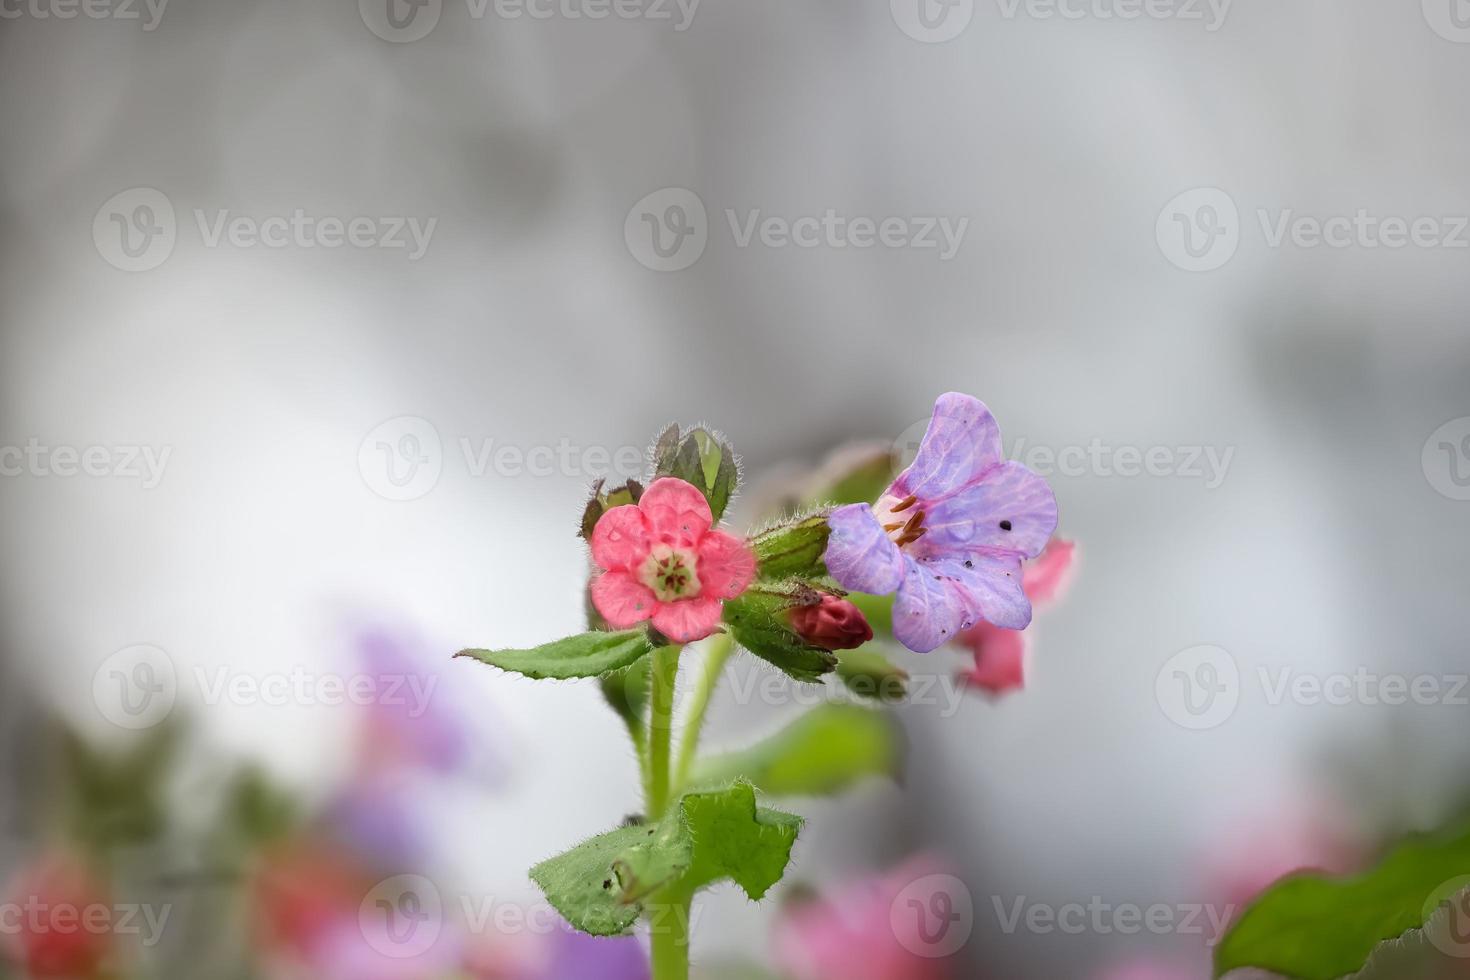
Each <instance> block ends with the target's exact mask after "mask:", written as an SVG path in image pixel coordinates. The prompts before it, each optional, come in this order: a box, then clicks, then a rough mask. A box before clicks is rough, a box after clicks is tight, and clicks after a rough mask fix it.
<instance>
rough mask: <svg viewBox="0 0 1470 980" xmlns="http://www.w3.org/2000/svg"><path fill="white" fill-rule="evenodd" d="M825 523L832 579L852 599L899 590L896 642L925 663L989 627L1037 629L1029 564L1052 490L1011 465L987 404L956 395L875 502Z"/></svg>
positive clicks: (1042, 541)
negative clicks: (1028, 589)
mask: <svg viewBox="0 0 1470 980" xmlns="http://www.w3.org/2000/svg"><path fill="white" fill-rule="evenodd" d="M828 523H829V525H830V526H831V529H832V536H831V539H830V540H829V542H828V545H827V555H826V557H827V567H828V569H829V570H830V571H831V572H832V576H833V578H835V579H837V581H838V582H839V583H841V585H842V586H843V588H846V589H851V590H853V591H855V592H867V593H870V594H872V595H888V594H889V593H891V592H894V591H897V592H898V599H897V600H896V602H895V603H894V606H893V634H894V636H895V637H896V638H897V639H898V641H899V642H900V643H902V644H903V645H904V646H906V647H908V648H909V649H910V650H914V651H917V652H920V653H927V652H929V651H930V650H933V649H935V648H936V647H938V646H940V645H941V644H943V643H945V642H946V641H948V640H953V639H955V638H956V637H957V636H958V635H959V634H960V633H961V632H963V631H965V630H968V629H970V628H972V627H974V626H975V625H976V624H977V623H980V622H987V623H991V624H993V625H995V626H1000V627H1003V628H1005V629H1024V628H1025V627H1026V626H1027V625H1028V624H1029V623H1030V622H1031V603H1030V601H1029V600H1028V599H1027V598H1026V593H1025V591H1024V590H1023V589H1022V587H1021V560H1022V559H1023V558H1034V557H1036V556H1037V555H1038V554H1040V553H1041V549H1042V548H1044V547H1046V543H1047V541H1049V540H1050V539H1051V535H1052V532H1053V531H1055V530H1056V527H1057V501H1056V497H1055V496H1054V495H1053V494H1052V491H1051V487H1049V486H1047V483H1046V481H1045V480H1043V479H1042V478H1041V477H1039V476H1037V475H1036V474H1035V473H1033V472H1031V471H1030V470H1029V469H1027V468H1026V467H1025V466H1022V465H1021V464H1020V463H1015V462H1007V461H1006V459H1005V457H1004V454H1003V452H1002V448H1001V441H1000V427H999V426H998V425H997V424H996V422H995V417H994V416H993V415H991V414H990V410H989V409H988V408H986V407H985V405H984V403H983V402H981V401H980V400H979V399H977V398H972V397H971V396H969V395H962V394H958V393H956V392H950V393H948V394H945V395H941V396H939V399H938V401H936V402H935V403H934V415H933V418H931V419H930V421H929V428H928V430H927V431H925V433H924V439H923V442H921V443H920V445H919V452H918V455H916V456H915V457H914V461H913V463H912V464H911V465H910V466H909V468H908V469H906V470H904V471H903V472H902V473H901V474H899V476H898V479H896V480H894V481H893V484H892V486H890V487H889V488H888V489H887V491H885V492H884V494H883V495H882V496H881V497H879V499H878V502H877V503H876V504H874V505H872V506H871V507H870V506H868V505H867V504H849V505H847V506H845V507H838V508H837V509H836V510H834V511H833V512H832V514H831V516H830V518H829V519H828Z"/></svg>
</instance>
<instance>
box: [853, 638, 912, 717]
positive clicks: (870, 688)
mask: <svg viewBox="0 0 1470 980" xmlns="http://www.w3.org/2000/svg"><path fill="white" fill-rule="evenodd" d="M837 676H838V677H839V678H840V679H841V680H842V683H843V685H844V686H846V687H847V689H848V690H849V691H851V692H852V693H854V694H856V695H857V696H858V697H862V698H871V699H872V700H875V701H883V702H887V703H891V702H895V701H902V700H903V699H904V696H905V695H907V694H908V683H909V674H908V671H906V670H904V669H903V668H902V667H899V666H898V665H896V664H894V663H893V661H891V660H889V659H888V658H887V657H885V656H884V655H883V654H882V653H880V652H879V651H878V649H877V646H876V644H872V643H866V644H864V645H863V646H860V647H858V648H857V649H856V650H843V651H841V652H839V653H838V654H837Z"/></svg>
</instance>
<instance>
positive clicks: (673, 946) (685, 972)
mask: <svg viewBox="0 0 1470 980" xmlns="http://www.w3.org/2000/svg"><path fill="white" fill-rule="evenodd" d="M691 899H692V897H691V896H690V895H689V894H688V893H687V892H685V891H683V890H682V889H679V890H675V891H669V892H664V893H662V895H660V896H659V899H658V900H657V901H658V904H657V905H655V906H654V908H655V909H656V910H657V912H656V914H654V915H653V916H652V917H651V921H650V925H649V937H648V938H649V944H650V952H651V954H652V956H651V959H652V967H653V977H652V980H689V908H690V904H691Z"/></svg>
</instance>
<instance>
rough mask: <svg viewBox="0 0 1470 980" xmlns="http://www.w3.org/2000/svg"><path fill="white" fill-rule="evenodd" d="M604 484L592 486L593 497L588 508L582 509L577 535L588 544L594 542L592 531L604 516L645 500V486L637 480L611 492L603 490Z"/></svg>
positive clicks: (600, 481) (630, 481)
mask: <svg viewBox="0 0 1470 980" xmlns="http://www.w3.org/2000/svg"><path fill="white" fill-rule="evenodd" d="M604 482H605V481H603V480H598V481H597V482H596V483H594V484H592V496H591V497H590V498H588V500H587V506H586V507H584V508H582V525H581V527H580V529H579V530H578V532H577V533H578V535H580V536H581V537H582V539H583V540H585V541H588V542H590V541H591V540H592V529H593V528H595V527H597V522H598V521H600V520H601V519H602V515H603V514H606V513H607V512H608V511H609V510H612V509H613V508H614V507H621V506H623V505H624V504H636V503H637V502H638V501H639V500H641V499H643V484H641V483H639V482H638V481H637V480H629V481H628V482H627V483H624V484H623V485H622V486H620V487H613V488H612V489H611V490H606V489H604V488H603V483H604Z"/></svg>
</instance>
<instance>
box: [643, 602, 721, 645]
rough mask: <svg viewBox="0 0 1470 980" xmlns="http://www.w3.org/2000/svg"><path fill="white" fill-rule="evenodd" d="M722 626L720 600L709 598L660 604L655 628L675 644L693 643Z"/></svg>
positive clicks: (654, 614) (654, 620)
mask: <svg viewBox="0 0 1470 980" xmlns="http://www.w3.org/2000/svg"><path fill="white" fill-rule="evenodd" d="M719 626H720V600H718V599H714V598H711V597H709V596H699V597H698V598H695V599H678V600H676V601H674V602H662V603H659V606H658V609H656V610H655V611H654V613H653V628H654V629H656V630H658V631H659V632H660V633H662V634H663V635H664V636H667V637H668V638H669V639H671V640H673V641H674V642H675V643H693V642H694V641H695V640H702V639H704V638H705V637H706V636H709V635H710V634H711V633H713V632H714V631H715V630H717V629H719Z"/></svg>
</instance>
